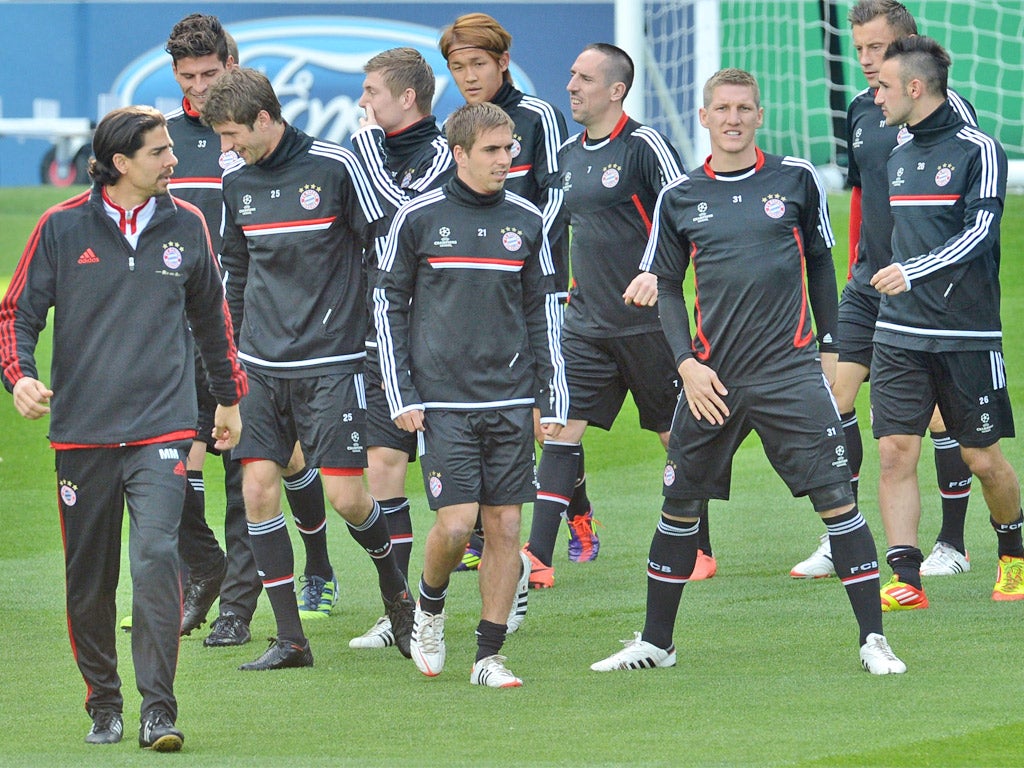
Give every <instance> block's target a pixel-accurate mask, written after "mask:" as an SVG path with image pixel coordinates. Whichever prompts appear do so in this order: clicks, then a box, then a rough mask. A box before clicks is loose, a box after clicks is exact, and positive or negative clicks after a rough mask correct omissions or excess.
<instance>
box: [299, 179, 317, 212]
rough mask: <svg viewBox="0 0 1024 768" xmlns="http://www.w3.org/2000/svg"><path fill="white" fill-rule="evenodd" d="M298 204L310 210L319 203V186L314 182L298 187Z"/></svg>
mask: <svg viewBox="0 0 1024 768" xmlns="http://www.w3.org/2000/svg"><path fill="white" fill-rule="evenodd" d="M299 205H301V206H302V207H303V208H305V209H306V210H307V211H312V210H313V209H314V208H316V207H317V206H318V205H320V187H318V186H317V185H316V184H305V185H304V186H301V187H299Z"/></svg>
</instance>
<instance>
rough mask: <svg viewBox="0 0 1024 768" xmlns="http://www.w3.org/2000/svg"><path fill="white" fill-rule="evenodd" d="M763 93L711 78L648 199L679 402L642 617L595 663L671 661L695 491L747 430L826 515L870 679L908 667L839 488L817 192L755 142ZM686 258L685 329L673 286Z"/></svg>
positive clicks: (728, 460)
mask: <svg viewBox="0 0 1024 768" xmlns="http://www.w3.org/2000/svg"><path fill="white" fill-rule="evenodd" d="M760 102H761V99H760V91H759V88H758V85H757V80H755V79H754V77H753V76H752V75H751V74H750V73H748V72H745V71H743V70H739V69H724V70H720V71H719V72H717V73H716V74H714V75H713V76H712V77H711V79H710V80H708V82H707V83H706V84H705V86H704V106H703V107H702V108H701V110H700V122H701V125H702V126H704V127H705V128H707V129H708V132H709V134H710V138H711V156H710V157H709V158H708V159H707V160H706V161H705V163H704V166H703V167H702V168H699V169H696V170H695V171H694V173H693V174H692V175H691V176H689V177H686V176H684V177H682V178H681V179H678V180H676V181H675V182H673V183H671V184H669V185H668V186H667V187H666V188H665V189H664V190H663V191H662V193H661V195H660V196H659V198H658V204H657V208H656V209H655V218H654V227H653V229H652V231H651V239H650V242H649V243H648V245H647V250H646V252H645V253H644V257H643V262H642V264H641V266H642V267H644V268H646V269H650V270H651V271H652V272H653V273H654V274H656V275H657V280H658V306H659V308H660V313H661V322H662V325H663V327H664V329H665V335H666V336H667V337H668V341H669V343H670V344H671V346H672V352H673V354H674V355H675V360H676V362H677V364H678V367H679V375H680V377H681V378H682V380H683V394H684V397H682V398H680V400H679V406H678V408H677V409H676V414H675V419H674V420H673V422H672V437H671V441H670V443H669V447H668V460H667V463H666V465H665V471H664V475H663V478H664V489H663V493H664V496H665V503H664V506H663V507H662V515H661V520H660V521H659V523H658V526H657V529H656V531H655V533H654V538H653V539H652V541H651V548H650V554H649V555H648V561H647V619H646V622H645V624H644V628H643V631H642V632H637V633H635V636H634V639H633V640H632V641H630V642H628V643H627V644H626V647H625V648H623V649H622V650H621V651H619V652H618V653H615V654H613V655H612V656H610V657H608V658H606V659H604V660H602V661H599V662H596V663H595V664H593V665H591V669H593V670H595V671H599V672H607V671H611V670H617V669H644V668H649V667H670V666H673V665H674V664H675V663H676V649H675V645H674V644H673V642H672V633H673V628H674V625H675V619H676V614H677V613H678V609H679V601H680V598H681V597H682V593H683V588H684V587H685V586H686V582H687V581H688V580H689V577H690V573H691V572H692V570H693V566H694V563H695V562H696V557H697V529H698V527H699V515H700V512H701V510H702V509H704V505H705V504H706V501H707V499H709V498H717V499H727V498H728V497H729V486H730V481H731V470H732V459H733V456H734V455H735V453H736V451H737V449H738V448H739V446H740V443H741V442H742V441H743V439H744V438H745V437H746V436H747V435H749V434H750V432H751V430H753V431H756V432H757V434H758V436H759V437H760V438H761V442H762V443H763V445H764V450H765V453H766V454H767V456H768V459H769V461H770V462H771V464H772V466H773V467H774V468H775V470H776V472H778V473H779V476H780V477H782V479H783V480H784V481H785V482H786V484H787V486H788V487H789V489H790V491H791V492H792V493H793V495H794V496H807V497H808V498H809V499H810V501H811V504H812V505H813V506H814V509H815V511H816V512H817V513H818V514H819V515H820V516H821V518H822V519H823V520H824V521H825V525H826V526H827V528H828V533H829V537H830V538H831V540H832V552H833V557H834V558H835V562H836V570H837V572H838V573H839V574H840V578H841V579H842V583H843V586H844V587H845V588H846V593H847V596H848V597H849V600H850V604H851V605H852V607H853V612H854V615H855V617H856V619H857V623H858V624H859V627H860V639H859V643H860V660H861V664H862V665H863V667H864V668H865V669H866V670H868V671H869V672H871V673H872V674H880V675H881V674H898V673H902V672H905V671H906V666H905V665H904V664H903V662H902V661H900V660H899V659H898V658H896V656H895V655H894V654H893V653H892V651H891V649H890V648H889V645H888V642H887V641H886V638H885V636H884V635H883V634H882V610H881V605H880V604H879V601H878V598H877V591H876V590H877V589H878V562H877V559H876V554H875V542H874V539H873V538H872V536H871V531H870V530H869V529H868V525H867V522H866V521H865V520H864V518H863V517H862V516H861V513H860V511H859V510H858V509H857V504H856V501H855V500H854V496H853V490H852V489H851V487H850V469H849V466H848V465H847V462H846V459H845V458H844V446H843V431H842V426H841V423H840V420H839V413H838V411H837V410H836V407H835V403H834V402H833V400H832V396H831V394H830V392H829V383H830V380H831V379H832V378H833V377H834V376H835V366H836V354H835V351H834V350H835V330H836V324H837V315H838V302H837V300H836V278H835V268H834V266H833V264H832V254H831V252H830V250H829V249H830V248H831V246H832V243H833V238H832V232H831V228H830V224H829V220H828V210H827V206H826V202H825V198H824V191H823V190H822V188H821V184H820V182H819V180H818V178H817V174H816V173H815V172H814V168H813V166H811V165H810V163H808V162H807V161H805V160H801V159H799V158H794V157H780V156H777V155H766V154H764V153H763V152H762V151H761V150H760V149H758V147H757V144H756V134H757V129H758V128H760V127H761V125H762V123H763V120H764V110H763V108H762V107H761V103H760ZM691 267H692V269H693V283H694V289H695V292H696V295H695V299H694V302H695V306H694V321H695V327H691V325H690V322H689V320H688V318H687V315H686V305H685V300H684V298H683V288H682V282H683V280H684V279H685V276H686V272H687V271H688V270H689V269H690V268H691ZM805 279H806V285H805V282H804V281H805ZM808 300H809V303H810V306H808ZM812 313H813V316H814V322H815V324H816V326H817V334H815V330H814V328H812V325H811V314H812ZM815 342H817V343H815ZM823 373H824V374H825V375H823Z"/></svg>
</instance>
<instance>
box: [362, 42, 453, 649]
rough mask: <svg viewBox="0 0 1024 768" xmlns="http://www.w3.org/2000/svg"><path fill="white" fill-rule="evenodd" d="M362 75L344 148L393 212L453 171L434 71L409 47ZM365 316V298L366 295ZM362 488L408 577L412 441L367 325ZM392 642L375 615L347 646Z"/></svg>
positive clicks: (386, 624) (386, 623)
mask: <svg viewBox="0 0 1024 768" xmlns="http://www.w3.org/2000/svg"><path fill="white" fill-rule="evenodd" d="M363 72H365V73H366V77H365V79H364V80H363V94H362V96H361V97H360V99H359V106H360V107H362V108H363V109H364V110H365V113H366V114H365V117H363V118H360V128H359V130H357V131H356V132H355V133H354V134H352V147H353V148H354V149H355V150H356V154H357V156H358V157H359V158H360V160H361V161H362V162H363V164H364V165H365V168H366V172H367V176H368V177H369V179H370V181H371V182H372V183H373V184H374V188H375V189H376V190H377V192H378V197H380V198H384V199H387V200H388V201H389V204H390V205H391V206H393V207H394V208H395V209H397V207H398V206H400V205H401V204H402V203H403V202H405V201H406V200H408V198H410V197H415V196H417V195H419V194H421V193H423V192H426V191H428V190H430V189H434V188H435V187H438V186H441V185H442V184H443V183H444V182H446V181H447V180H448V179H449V178H451V176H452V174H453V173H454V164H453V161H452V153H451V150H450V149H449V148H448V142H447V141H446V140H445V138H444V136H442V135H441V131H440V129H439V128H438V127H437V120H436V119H435V118H434V116H433V114H431V111H430V110H431V105H432V104H433V100H434V72H433V70H432V69H431V68H430V65H429V64H428V63H427V62H426V60H425V59H424V58H423V56H422V55H421V54H420V52H419V51H417V50H416V49H414V48H391V49H389V50H386V51H382V52H381V53H378V54H377V55H376V56H374V57H373V58H371V59H370V60H369V61H367V62H366V64H364V65H363ZM376 257H377V253H376V251H372V252H370V253H368V254H367V259H366V267H367V283H368V286H369V287H370V290H371V292H372V288H373V286H374V285H376V282H377V259H376ZM368 303H369V305H370V306H369V313H370V316H372V294H370V295H368ZM365 375H366V445H367V461H368V467H367V471H366V480H367V485H368V486H369V490H370V495H372V496H373V497H374V498H376V499H378V502H379V504H380V508H381V510H382V511H383V512H384V514H385V515H386V516H387V521H388V530H389V531H390V532H391V546H392V548H393V549H394V552H395V557H396V559H397V560H398V567H399V568H400V569H401V570H402V573H403V574H405V576H406V578H408V575H409V556H410V554H411V552H412V544H413V531H412V518H411V516H410V514H409V499H408V498H407V497H406V495H405V476H406V471H407V469H408V467H409V462H410V461H414V460H415V459H416V436H415V435H414V434H413V433H411V432H406V431H405V430H402V429H399V428H398V426H397V425H396V424H395V422H394V421H392V420H391V411H390V408H389V407H388V403H387V399H386V398H385V396H384V389H383V382H382V380H381V377H380V363H379V361H378V357H377V334H376V331H375V328H374V326H373V324H372V323H371V324H370V325H369V335H368V336H367V339H366V374H365ZM394 644H395V635H394V632H392V630H391V621H390V619H388V617H387V616H382V617H381V618H379V619H378V620H377V622H376V623H375V624H374V625H373V626H372V627H370V628H369V629H368V630H367V631H366V632H365V633H363V634H362V635H360V636H358V637H354V638H352V639H351V640H350V641H349V647H351V648H387V647H390V646H392V645H394Z"/></svg>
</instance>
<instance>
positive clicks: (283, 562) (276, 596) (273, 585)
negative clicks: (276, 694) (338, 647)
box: [249, 514, 306, 645]
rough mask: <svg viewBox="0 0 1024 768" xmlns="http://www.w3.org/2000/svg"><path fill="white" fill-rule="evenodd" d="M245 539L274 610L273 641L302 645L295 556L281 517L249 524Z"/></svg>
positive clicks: (281, 515) (304, 639)
mask: <svg viewBox="0 0 1024 768" xmlns="http://www.w3.org/2000/svg"><path fill="white" fill-rule="evenodd" d="M249 540H250V541H251V542H252V551H253V554H254V555H255V556H256V567H257V568H259V570H260V572H261V574H262V578H263V588H264V589H265V590H266V591H267V597H268V598H269V599H270V607H271V608H273V610H274V619H275V620H276V621H277V639H278V640H287V641H289V642H293V643H295V644H296V645H303V644H304V643H305V642H306V636H305V635H304V634H303V632H302V622H301V621H300V620H299V605H298V601H297V600H296V598H295V573H294V571H295V555H294V553H293V552H292V542H291V539H290V538H289V536H288V529H287V528H286V527H285V521H284V515H283V514H280V515H278V516H277V517H273V518H271V519H270V520H267V521H265V522H262V523H249Z"/></svg>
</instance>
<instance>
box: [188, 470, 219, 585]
mask: <svg viewBox="0 0 1024 768" xmlns="http://www.w3.org/2000/svg"><path fill="white" fill-rule="evenodd" d="M186 477H187V479H188V482H187V483H186V484H185V504H184V506H183V507H182V510H181V527H180V529H179V535H178V555H179V557H181V562H182V565H183V569H182V570H183V571H184V570H187V571H188V575H190V576H191V578H193V579H196V580H202V579H209V578H212V577H214V576H217V575H219V574H220V573H222V572H223V570H224V550H223V549H221V548H220V544H219V543H218V542H217V537H216V535H214V533H213V531H212V530H211V529H210V526H209V525H208V524H207V522H206V485H205V483H204V481H203V473H202V471H201V470H198V469H190V470H188V472H187V473H186Z"/></svg>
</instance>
